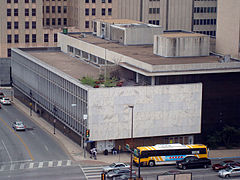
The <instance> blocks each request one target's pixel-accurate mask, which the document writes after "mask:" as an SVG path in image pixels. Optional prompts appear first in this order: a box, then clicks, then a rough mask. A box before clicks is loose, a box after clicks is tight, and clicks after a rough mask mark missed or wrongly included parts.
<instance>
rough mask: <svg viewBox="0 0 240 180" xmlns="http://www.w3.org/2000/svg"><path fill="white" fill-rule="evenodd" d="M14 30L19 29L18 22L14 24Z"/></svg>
mask: <svg viewBox="0 0 240 180" xmlns="http://www.w3.org/2000/svg"><path fill="white" fill-rule="evenodd" d="M14 29H18V22H16V21H15V22H14Z"/></svg>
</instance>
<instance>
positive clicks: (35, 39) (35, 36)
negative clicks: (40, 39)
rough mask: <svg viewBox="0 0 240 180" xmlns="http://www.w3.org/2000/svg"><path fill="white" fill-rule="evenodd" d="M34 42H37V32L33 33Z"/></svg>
mask: <svg viewBox="0 0 240 180" xmlns="http://www.w3.org/2000/svg"><path fill="white" fill-rule="evenodd" d="M32 42H33V43H35V42H37V35H36V34H32Z"/></svg>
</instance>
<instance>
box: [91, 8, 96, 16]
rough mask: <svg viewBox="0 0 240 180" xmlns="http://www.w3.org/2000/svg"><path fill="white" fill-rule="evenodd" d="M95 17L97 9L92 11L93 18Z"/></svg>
mask: <svg viewBox="0 0 240 180" xmlns="http://www.w3.org/2000/svg"><path fill="white" fill-rule="evenodd" d="M95 15H96V9H95V8H93V9H92V16H95Z"/></svg>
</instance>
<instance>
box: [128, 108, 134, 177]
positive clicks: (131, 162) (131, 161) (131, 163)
mask: <svg viewBox="0 0 240 180" xmlns="http://www.w3.org/2000/svg"><path fill="white" fill-rule="evenodd" d="M128 107H129V108H131V109H132V121H131V146H132V149H134V145H133V108H134V106H133V105H129V106H128ZM132 165H133V155H132V153H131V160H130V179H132Z"/></svg>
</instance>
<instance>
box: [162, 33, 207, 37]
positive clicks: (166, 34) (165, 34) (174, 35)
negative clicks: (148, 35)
mask: <svg viewBox="0 0 240 180" xmlns="http://www.w3.org/2000/svg"><path fill="white" fill-rule="evenodd" d="M160 36H163V37H169V38H177V37H207V35H204V34H199V33H183V32H179V33H164V34H161V35H160Z"/></svg>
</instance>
